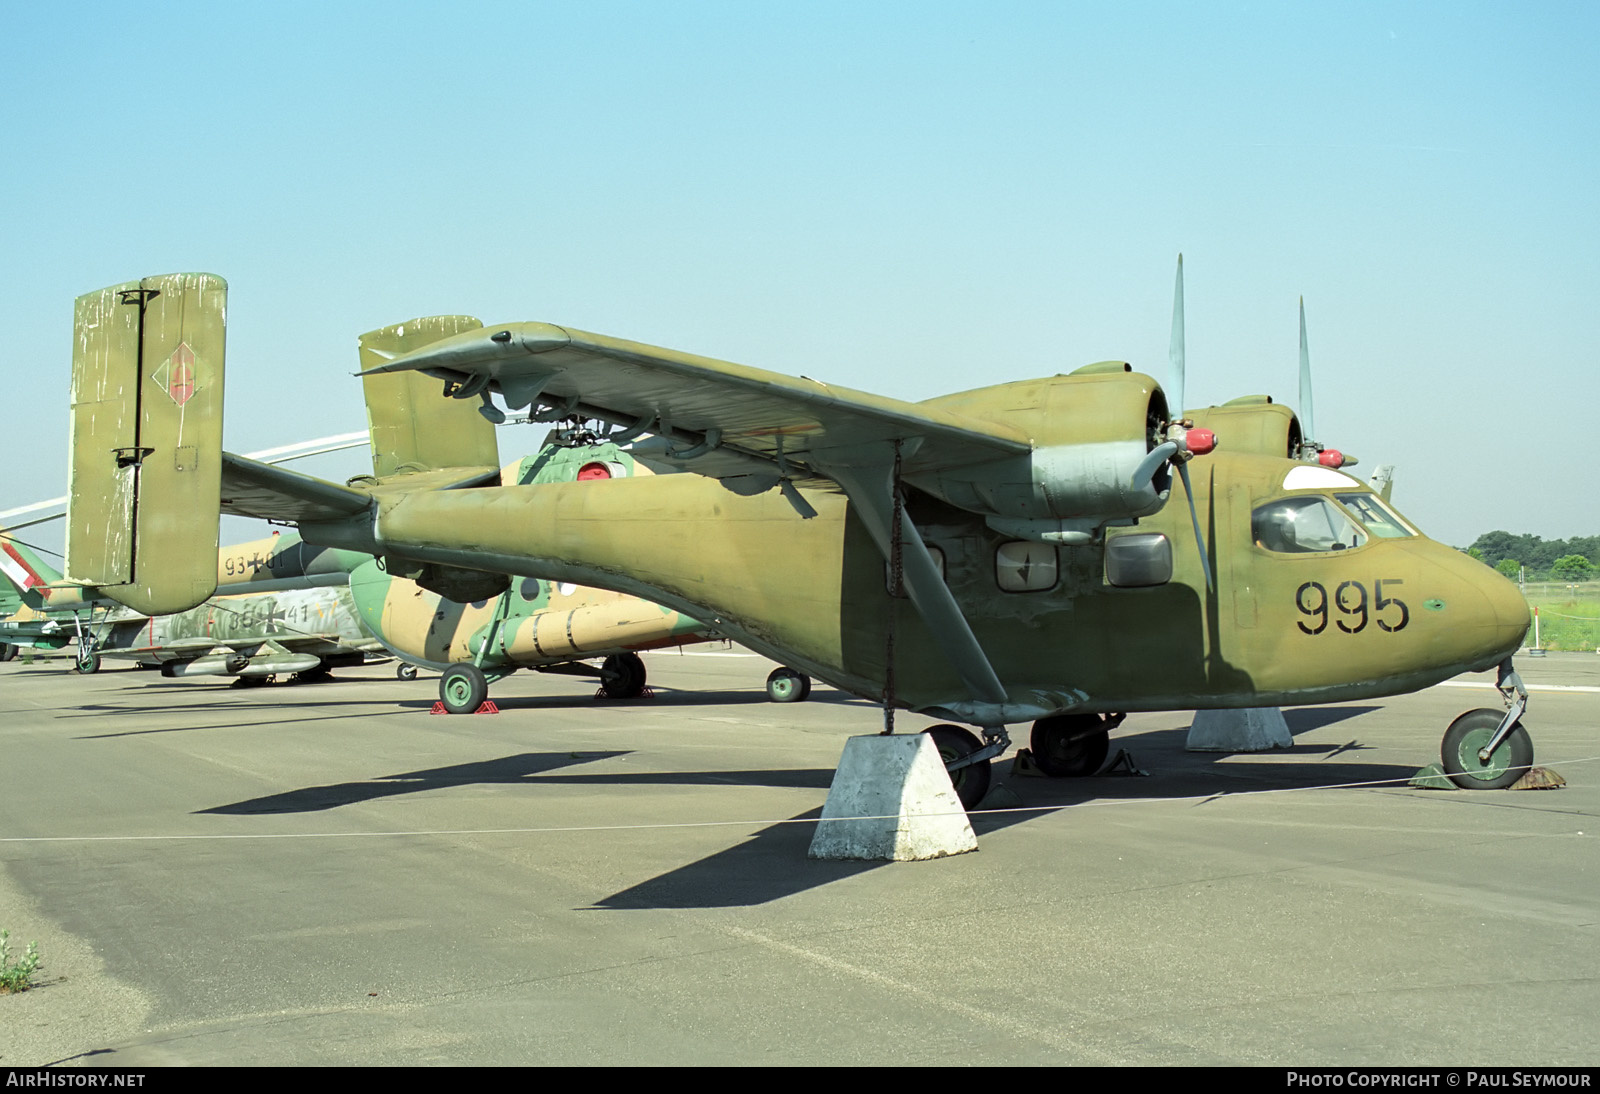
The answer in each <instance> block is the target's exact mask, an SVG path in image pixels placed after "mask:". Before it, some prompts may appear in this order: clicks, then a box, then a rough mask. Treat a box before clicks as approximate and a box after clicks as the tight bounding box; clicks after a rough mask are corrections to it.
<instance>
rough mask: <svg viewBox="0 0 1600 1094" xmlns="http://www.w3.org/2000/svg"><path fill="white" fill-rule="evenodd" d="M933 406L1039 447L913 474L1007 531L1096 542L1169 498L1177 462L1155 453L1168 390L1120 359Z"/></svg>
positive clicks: (926, 485)
mask: <svg viewBox="0 0 1600 1094" xmlns="http://www.w3.org/2000/svg"><path fill="white" fill-rule="evenodd" d="M928 405H934V406H938V407H939V408H940V409H942V410H948V411H953V412H955V413H959V414H963V415H965V416H967V417H971V418H983V419H988V420H990V421H996V422H1001V423H1004V424H1005V425H1007V426H1010V427H1012V428H1014V429H1021V430H1023V431H1025V432H1026V433H1028V434H1029V436H1030V437H1031V438H1032V440H1033V442H1034V448H1033V451H1031V452H1029V453H1028V454H1027V455H1024V456H1017V457H1013V458H1010V459H1004V460H994V461H991V462H988V463H982V464H974V465H972V466H970V467H964V468H955V469H946V470H941V471H939V472H936V473H929V474H915V473H912V474H908V475H907V476H906V478H907V480H908V481H910V482H911V483H912V484H914V485H915V486H917V487H918V488H919V489H921V490H924V491H926V492H928V493H930V494H933V495H934V496H935V497H938V498H941V499H943V500H944V501H947V502H949V503H950V504H951V505H955V506H958V507H959V508H962V509H966V510H968V511H970V512H974V513H980V514H982V515H983V516H985V517H987V518H989V524H990V525H991V526H993V527H995V528H996V529H997V530H1001V531H1003V532H1005V533H1006V534H1010V535H1018V536H1022V537H1024V538H1029V539H1049V540H1052V541H1055V542H1064V543H1080V542H1089V541H1090V540H1091V539H1093V538H1094V536H1095V534H1096V532H1097V530H1098V529H1099V528H1101V527H1103V526H1104V525H1106V524H1107V523H1120V522H1125V521H1129V520H1133V519H1136V518H1138V517H1143V516H1149V515H1150V514H1152V513H1155V512H1156V511H1158V510H1159V509H1160V508H1161V507H1162V506H1163V505H1165V504H1166V500H1167V495H1168V492H1169V491H1170V489H1171V485H1172V474H1171V469H1170V467H1169V465H1168V464H1167V463H1166V461H1164V460H1160V461H1157V462H1156V463H1154V464H1149V463H1148V461H1147V459H1146V457H1147V456H1149V454H1150V453H1151V452H1152V451H1153V450H1154V449H1155V448H1156V447H1157V446H1159V445H1160V444H1161V443H1162V441H1163V440H1164V437H1163V435H1162V431H1163V429H1164V428H1165V426H1166V424H1167V417H1168V414H1167V401H1166V397H1165V396H1164V395H1163V394H1162V393H1161V387H1160V385H1158V384H1157V383H1156V382H1155V381H1154V380H1152V379H1151V378H1150V377H1148V376H1144V375H1141V374H1139V373H1136V372H1133V371H1132V370H1131V368H1130V367H1129V366H1128V365H1127V364H1125V363H1123V362H1121V361H1110V362H1101V363H1100V364H1096V365H1089V366H1087V367H1086V368H1082V369H1079V370H1078V371H1077V372H1074V373H1073V374H1071V375H1070V376H1055V377H1052V378H1050V379H1048V380H1030V381H1023V382H1021V383H1016V384H1002V385H1000V386H998V387H992V388H983V389H980V390H978V391H970V392H963V393H962V394H960V395H952V396H947V397H945V398H943V399H935V400H930V402H929V404H928Z"/></svg>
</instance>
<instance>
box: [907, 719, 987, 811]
mask: <svg viewBox="0 0 1600 1094" xmlns="http://www.w3.org/2000/svg"><path fill="white" fill-rule="evenodd" d="M922 732H924V733H926V734H927V735H928V736H930V737H932V738H933V746H934V747H935V748H937V749H938V750H939V758H940V759H942V760H943V761H944V762H945V764H946V765H947V766H948V765H949V764H951V763H953V762H954V761H956V760H960V759H963V758H965V757H967V756H970V755H972V754H973V753H974V752H976V751H978V749H980V748H982V747H983V742H982V741H980V740H978V738H977V735H976V734H973V733H972V732H970V731H968V730H965V729H962V728H961V727H960V726H950V725H944V726H933V727H931V728H929V729H925V730H923V731H922ZM990 777H991V772H990V770H989V761H988V760H979V761H978V762H977V763H975V764H969V765H967V766H966V767H962V768H958V769H956V770H955V771H952V772H950V785H951V786H953V787H955V791H956V797H958V798H960V799H961V808H963V809H975V808H977V805H978V803H979V802H981V801H982V800H983V796H984V795H985V794H987V793H988V792H989V779H990Z"/></svg>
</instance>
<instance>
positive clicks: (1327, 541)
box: [1250, 495, 1367, 554]
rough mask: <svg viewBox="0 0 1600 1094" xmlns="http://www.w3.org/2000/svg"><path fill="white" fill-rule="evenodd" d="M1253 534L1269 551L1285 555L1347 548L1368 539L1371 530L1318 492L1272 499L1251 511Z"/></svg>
mask: <svg viewBox="0 0 1600 1094" xmlns="http://www.w3.org/2000/svg"><path fill="white" fill-rule="evenodd" d="M1250 534H1251V535H1252V536H1253V537H1254V538H1255V541H1256V542H1257V543H1258V544H1260V545H1261V546H1262V547H1265V548H1266V549H1267V550H1269V551H1278V552H1282V553H1284V554H1310V553H1315V552H1319V551H1347V550H1349V549H1351V548H1352V547H1360V546H1361V545H1362V544H1363V543H1365V542H1367V533H1366V532H1364V531H1362V530H1361V529H1360V528H1358V527H1357V526H1356V524H1355V522H1354V521H1352V520H1351V519H1350V518H1349V517H1348V516H1346V515H1345V513H1344V510H1342V509H1340V508H1339V507H1338V506H1337V505H1335V504H1333V502H1331V501H1329V500H1328V499H1327V498H1325V497H1321V496H1316V495H1313V496H1308V497H1298V498H1279V499H1278V500H1277V501H1269V502H1268V503H1267V504H1265V505H1263V506H1261V507H1259V508H1258V509H1256V511H1255V512H1254V513H1252V514H1250Z"/></svg>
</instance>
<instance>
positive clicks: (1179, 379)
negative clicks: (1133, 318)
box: [1167, 254, 1184, 420]
mask: <svg viewBox="0 0 1600 1094" xmlns="http://www.w3.org/2000/svg"><path fill="white" fill-rule="evenodd" d="M1167 360H1168V363H1169V365H1170V366H1171V367H1170V369H1169V371H1168V376H1167V397H1168V399H1169V400H1170V401H1169V403H1168V405H1167V411H1168V413H1170V414H1171V415H1172V417H1173V418H1174V420H1176V419H1178V418H1182V417H1183V411H1184V403H1183V373H1184V367H1183V255H1181V254H1180V255H1179V256H1178V280H1177V282H1176V284H1175V285H1174V286H1173V289H1172V343H1171V345H1170V346H1169V347H1168V349H1167Z"/></svg>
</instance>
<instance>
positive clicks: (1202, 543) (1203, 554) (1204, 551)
mask: <svg viewBox="0 0 1600 1094" xmlns="http://www.w3.org/2000/svg"><path fill="white" fill-rule="evenodd" d="M1178 474H1179V475H1181V476H1182V477H1183V492H1184V493H1185V494H1188V495H1189V519H1190V520H1192V521H1194V541H1195V543H1196V544H1198V545H1199V547H1200V568H1201V569H1202V570H1204V571H1205V572H1206V588H1208V589H1210V590H1211V591H1212V592H1216V591H1217V583H1216V582H1215V581H1213V580H1212V579H1211V551H1210V549H1209V548H1207V547H1206V537H1205V533H1204V532H1202V531H1200V512H1199V510H1197V509H1196V508H1195V507H1194V487H1193V486H1191V485H1190V483H1189V463H1188V461H1187V460H1185V461H1183V462H1181V463H1179V464H1178Z"/></svg>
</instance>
